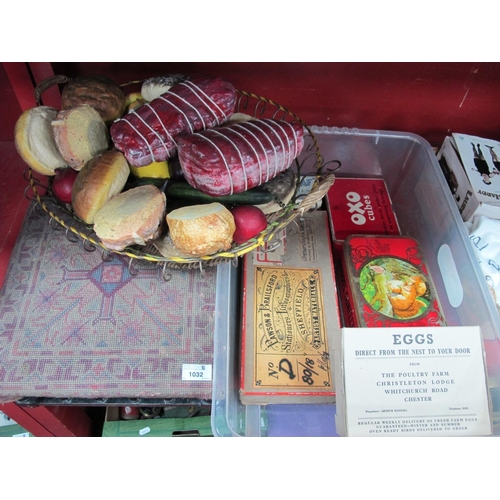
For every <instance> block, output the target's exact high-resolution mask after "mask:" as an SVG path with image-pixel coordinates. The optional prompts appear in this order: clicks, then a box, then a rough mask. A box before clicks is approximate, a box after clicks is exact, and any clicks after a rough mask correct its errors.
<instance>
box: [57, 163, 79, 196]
mask: <svg viewBox="0 0 500 500" xmlns="http://www.w3.org/2000/svg"><path fill="white" fill-rule="evenodd" d="M77 175H78V172H77V171H76V170H75V169H73V168H71V167H67V168H61V169H58V170H57V171H56V175H55V176H54V177H53V179H52V192H53V193H54V196H55V197H56V198H57V199H58V200H59V201H61V202H62V203H71V191H72V189H73V184H74V183H75V179H76V176H77Z"/></svg>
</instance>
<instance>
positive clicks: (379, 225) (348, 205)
mask: <svg viewBox="0 0 500 500" xmlns="http://www.w3.org/2000/svg"><path fill="white" fill-rule="evenodd" d="M326 202H327V208H328V213H329V216H330V222H331V226H332V232H333V233H334V239H335V240H336V241H343V240H345V239H346V238H347V237H348V236H349V235H351V234H399V226H398V222H397V219H396V215H395V213H394V210H393V207H392V202H391V199H390V197H389V193H388V191H387V186H386V184H385V182H384V180H383V179H374V178H373V179H372V178H370V179H362V178H356V179H355V178H341V177H338V178H336V179H335V183H334V184H333V186H332V187H331V188H330V189H329V190H328V193H327V196H326Z"/></svg>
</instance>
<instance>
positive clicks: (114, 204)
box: [94, 184, 166, 250]
mask: <svg viewBox="0 0 500 500" xmlns="http://www.w3.org/2000/svg"><path fill="white" fill-rule="evenodd" d="M165 210H166V197H165V194H164V193H163V192H162V191H160V190H159V189H158V188H157V187H156V186H153V185H152V184H147V185H144V186H139V187H136V188H133V189H129V190H128V191H123V192H122V193H120V194H117V195H116V196H114V197H113V198H111V200H109V201H108V202H107V203H106V204H105V205H104V206H103V207H102V208H101V209H100V210H99V211H98V212H97V214H96V216H95V218H94V231H95V233H96V235H97V236H98V237H99V238H100V240H101V242H102V244H103V245H104V246H105V247H106V248H109V249H110V250H123V249H124V248H126V247H127V246H129V245H145V244H146V243H147V242H148V241H149V240H152V239H155V238H157V237H158V236H159V235H160V233H161V230H162V228H163V222H164V220H165Z"/></svg>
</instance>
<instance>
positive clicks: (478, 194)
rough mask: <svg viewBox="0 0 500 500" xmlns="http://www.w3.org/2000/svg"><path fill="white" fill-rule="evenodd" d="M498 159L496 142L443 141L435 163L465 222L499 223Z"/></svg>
mask: <svg viewBox="0 0 500 500" xmlns="http://www.w3.org/2000/svg"><path fill="white" fill-rule="evenodd" d="M497 155H498V156H497ZM499 157H500V142H498V141H493V140H488V139H482V138H480V137H475V136H469V135H464V134H452V136H451V137H446V138H445V140H444V142H443V145H442V146H441V148H440V150H439V151H438V154H437V159H438V162H439V165H440V167H441V170H442V172H443V174H444V177H445V179H446V182H447V184H448V187H449V189H450V191H451V192H452V194H453V197H454V199H455V203H456V204H457V206H458V209H459V212H460V214H461V216H462V219H463V220H464V221H469V220H470V219H472V217H474V216H475V215H485V216H487V217H490V218H492V219H500V170H499V169H500V160H499Z"/></svg>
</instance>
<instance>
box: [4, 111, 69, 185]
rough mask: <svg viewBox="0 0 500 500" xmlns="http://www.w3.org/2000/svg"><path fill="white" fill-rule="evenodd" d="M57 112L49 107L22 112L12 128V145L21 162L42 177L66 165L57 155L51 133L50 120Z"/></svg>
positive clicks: (59, 155)
mask: <svg viewBox="0 0 500 500" xmlns="http://www.w3.org/2000/svg"><path fill="white" fill-rule="evenodd" d="M56 115H57V110H56V109H55V108H52V107H50V106H38V107H36V108H31V109H27V110H26V111H24V112H23V113H22V114H21V116H20V117H19V118H18V120H17V122H16V126H15V128H14V143H15V145H16V149H17V152H18V153H19V156H20V157H21V158H22V159H23V161H24V162H25V163H26V164H28V165H29V166H30V167H31V168H32V169H33V170H35V171H36V172H38V173H40V174H43V175H49V176H52V175H55V173H56V172H55V171H56V169H58V168H66V167H67V164H66V161H65V160H64V158H63V157H62V156H61V153H59V149H58V148H57V145H56V142H55V140H54V135H53V132H52V125H51V123H52V120H54V119H55V117H56Z"/></svg>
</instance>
